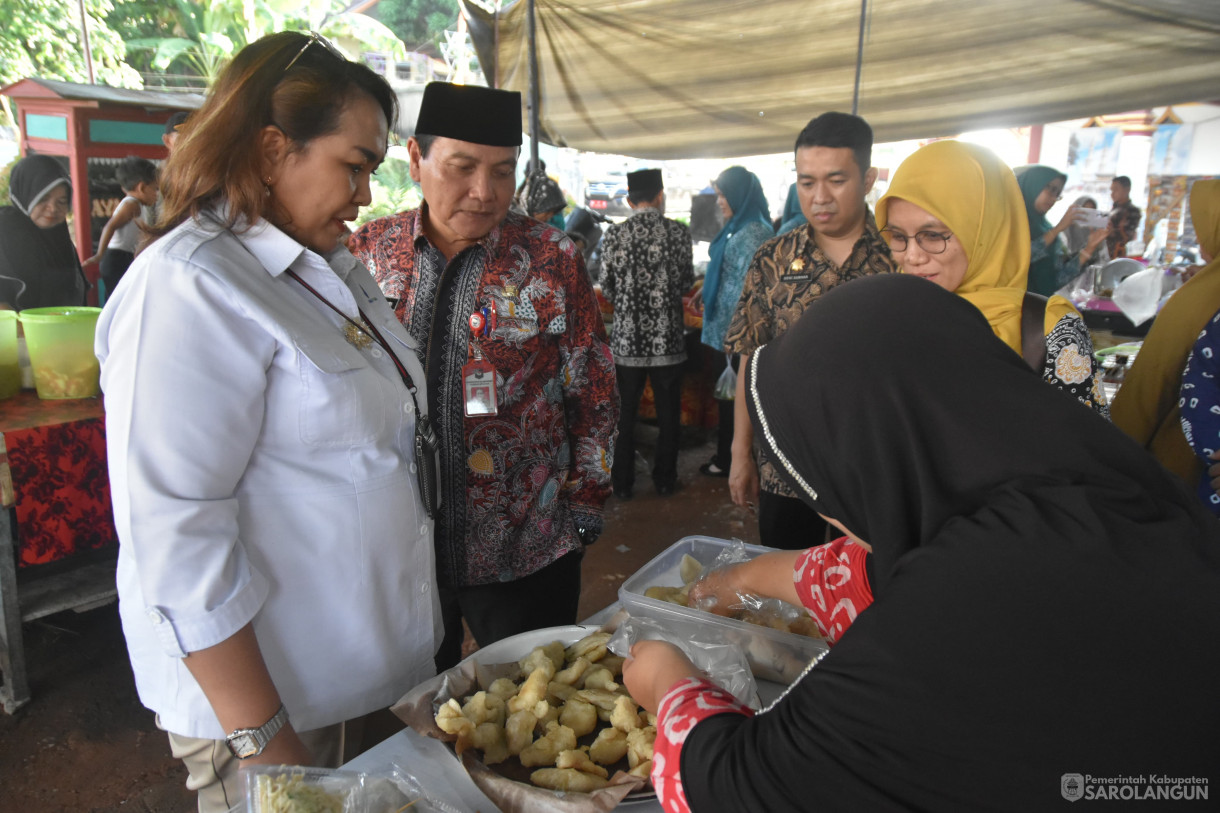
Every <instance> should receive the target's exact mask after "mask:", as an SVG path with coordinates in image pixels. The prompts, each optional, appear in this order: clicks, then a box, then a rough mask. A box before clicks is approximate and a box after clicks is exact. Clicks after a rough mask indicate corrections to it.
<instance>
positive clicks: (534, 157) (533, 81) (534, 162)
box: [529, 0, 542, 169]
mask: <svg viewBox="0 0 1220 813" xmlns="http://www.w3.org/2000/svg"><path fill="white" fill-rule="evenodd" d="M529 14H530V24H529V34H530V42H529V46H530V168H531V169H536V168H537V167H538V131H539V130H540V129H541V127H542V123H541V119H542V116H541V115H540V113H539V110H538V105H539V99H540V97H541V93H540V91H539V88H538V26H537V22H536V21H535V19H534V0H529Z"/></svg>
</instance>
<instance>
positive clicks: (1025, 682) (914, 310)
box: [624, 275, 1220, 813]
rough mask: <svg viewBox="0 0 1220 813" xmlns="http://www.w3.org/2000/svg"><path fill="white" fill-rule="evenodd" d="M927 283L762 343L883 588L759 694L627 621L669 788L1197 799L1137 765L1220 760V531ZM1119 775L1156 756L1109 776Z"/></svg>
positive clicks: (897, 287)
mask: <svg viewBox="0 0 1220 813" xmlns="http://www.w3.org/2000/svg"><path fill="white" fill-rule="evenodd" d="M921 283H922V280H917V279H913V278H909V277H905V276H900V275H892V276H888V275H887V276H884V277H877V278H871V279H864V280H859V281H856V282H853V283H851V284H850V285H844V286H841V287H839V288H837V289H835V290H834V291H832V292H831V293H830V294H828V295H826V296H825V297H823V298H822V299H821V300H820V301H819V302H818V303H817V304H815V305H814V306H813V307H811V308H810V309H809V310H808V311H807V312H806V313H805V315H804V316H803V317H802V318H801V320H800V321H799V322H798V323H797V324H796V325H795V326H794V327H793V328H792V329H791V330H789V331H788V332H787V333H786V334H785V335H784V336H783V337H781V338H780V339H778V340H776V341H775V342H772V343H771V344H769V345H767V346H765V347H763V348H762V349H761V350H760V351H759V352H758V353H756V354H755V356H754V357H753V358H752V359H751V364H750V366H749V368H748V373H747V378H746V381H745V384H746V393H747V399H748V404H749V410H750V417H751V419H752V420H753V421H754V425H755V428H756V432H757V434H758V437H759V438H760V439H761V441H762V442H764V443H766V444H767V447H768V449H769V451H771V452H772V453H774V454H775V455H776V457H777V458H778V460H779V461H780V463H781V467H782V469H783V470H784V471H785V474H786V476H787V478H788V480H789V482H790V484H791V485H792V486H793V487H794V488H795V489H796V490H797V492H798V493H800V494H801V495H802V496H803V497H804V499H805V500H806V501H807V502H808V503H809V504H810V505H812V506H813V507H814V508H816V509H817V511H818V512H819V513H821V514H823V515H824V516H826V517H827V518H828V519H830V520H831V521H835V522H837V523H838V524H840V525H841V526H842V527H843V528H844V529H845V530H846V531H847V532H848V533H849V534H851V535H852V536H853V537H855V538H856V539H858V540H861V541H862V543H864V544H867V545H871V549H872V554H871V555H870V557H869V559H870V560H871V563H870V567H869V573H868V578H869V581H870V583H871V586H872V589H873V592H874V594H875V601H874V603H873V604H872V605H871V606H870V607H868V608H867V609H866V610H864V611H863V612H861V613H860V614H859V616H858V617H857V618H856V619H855V621H854V623H853V624H852V625H851V626H850V627H848V628H847V630H846V631H845V632H844V633H843V635H842V637H841V638H840V639H839V641H838V643H837V644H836V646H835V647H834V648H833V649H832V650H831V651H830V652H829V653H828V654H827V655H826V656H825V657H823V658H822V659H821V660H820V661H819V662H817V663H816V665H814V666H812V667H811V668H810V669H809V670H808V671H807V672H806V673H805V674H804V675H803V676H802V677H801V678H800V679H799V680H798V681H797V682H796V683H795V684H794V685H793V687H792V688H791V689H790V690H789V691H788V693H787V694H786V695H785V696H784V697H783V698H781V699H780V700H779V701H778V702H776V703H775V704H774V705H772V706H771V707H770V708H768V709H766V710H764V711H763V712H761V713H760V714H758V715H757V716H755V717H752V718H751V717H750V716H749V715H748V713H746V712H744V711H743V710H742V709H741V708H740V707H737V706H736V704H734V703H733V702H732V700H731V698H728V697H727V696H726V695H724V693H723V692H718V691H717V690H715V689H714V688H712V687H711V686H710V684H707V683H704V682H703V681H701V680H700V679H699V676H698V673H697V672H695V670H694V668H693V667H692V666H691V665H690V663H689V661H686V660H685V658H684V657H683V656H682V655H681V654H680V653H679V652H677V650H676V649H675V648H673V647H671V646H670V645H668V644H664V643H660V642H644V643H641V644H637V645H636V647H635V648H634V649H633V652H632V655H633V658H632V659H630V660H628V661H627V663H626V665H625V672H624V679H625V681H626V683H627V686H628V688H629V689H630V690H631V693H632V695H633V696H634V697H635V698H636V699H637V700H638V701H639V702H641V704H642V705H644V706H645V707H647V708H650V709H657V708H658V707H659V720H658V723H657V728H658V738H657V745H656V752H655V756H656V758H655V759H654V763H653V782H654V785H655V786H656V787H657V791H658V794H659V795H660V796H661V798H662V802H663V804H665V807H666V810H667V811H668V810H677V811H680V810H684V809H689V810H692V811H695V812H696V813H703V812H704V811H711V810H767V811H770V812H771V813H778V811H798V810H801V811H807V810H867V811H870V813H871V812H872V811H885V810H911V809H917V810H984V809H986V810H1012V811H1029V810H1044V809H1048V808H1050V807H1051V806H1052V805H1055V804H1059V803H1060V801H1059V800H1060V799H1061V798H1073V799H1074V798H1108V794H1110V793H1121V794H1126V795H1123V796H1115V797H1114V798H1124V799H1127V798H1130V799H1132V800H1135V799H1168V798H1183V799H1192V798H1196V799H1197V798H1206V797H1205V796H1199V795H1198V794H1199V792H1200V791H1199V787H1200V786H1199V785H1198V784H1193V785H1187V784H1182V785H1180V786H1179V787H1178V789H1177V790H1176V791H1170V790H1169V789H1168V788H1166V789H1165V790H1162V789H1160V788H1161V786H1160V785H1154V784H1152V783H1148V782H1147V780H1146V777H1148V776H1149V775H1156V776H1158V777H1160V776H1163V775H1167V776H1169V777H1173V778H1187V779H1189V778H1191V777H1195V778H1197V781H1198V780H1201V781H1203V782H1210V785H1211V786H1212V787H1215V786H1216V784H1217V781H1220V745H1218V744H1217V737H1216V732H1217V730H1220V693H1218V692H1217V690H1216V685H1215V683H1216V676H1217V674H1220V650H1218V648H1217V646H1216V640H1217V639H1218V638H1220V529H1218V528H1217V526H1216V523H1215V520H1214V519H1213V518H1211V516H1210V515H1209V514H1208V513H1207V512H1206V511H1205V510H1204V509H1203V508H1202V507H1201V506H1199V505H1196V501H1195V500H1194V499H1192V495H1190V494H1188V493H1187V492H1186V491H1185V490H1184V489H1183V488H1182V486H1181V485H1180V484H1178V483H1175V482H1174V481H1173V480H1172V479H1171V477H1170V476H1169V475H1168V474H1167V473H1166V472H1165V471H1164V470H1163V469H1162V468H1161V467H1160V466H1158V465H1157V464H1156V463H1155V461H1153V459H1152V458H1151V457H1150V456H1149V455H1148V454H1147V453H1145V452H1144V451H1143V450H1142V449H1140V448H1139V447H1138V446H1137V445H1136V444H1135V443H1133V442H1130V441H1129V439H1128V438H1127V437H1126V436H1124V435H1123V434H1122V432H1120V431H1119V430H1117V429H1115V428H1114V427H1113V426H1112V425H1110V424H1109V423H1108V422H1106V421H1103V420H1099V419H1098V417H1097V416H1096V415H1095V414H1094V413H1092V412H1091V411H1090V410H1089V409H1088V408H1086V407H1083V406H1081V405H1080V404H1079V403H1076V402H1075V401H1074V400H1073V399H1071V398H1069V397H1066V396H1064V394H1063V393H1061V392H1058V391H1057V390H1054V389H1053V388H1050V387H1047V386H1045V385H1044V384H1042V382H1041V381H1040V380H1039V378H1038V376H1036V375H1034V374H1032V373H1031V372H1030V370H1029V369H1028V368H1027V367H1026V366H1025V365H1024V364H1023V363H1022V361H1021V359H1020V358H1019V357H1018V356H1017V355H1016V354H1014V353H1013V352H1012V351H1011V349H1009V348H1008V346H1007V345H1005V344H1004V343H1003V342H1001V341H1000V340H999V339H997V338H996V337H995V336H994V334H993V333H992V332H991V330H990V329H989V327H988V325H987V322H986V320H985V319H984V318H983V316H982V315H981V314H980V313H979V311H978V309H977V308H974V307H973V306H971V305H970V304H969V303H968V302H966V301H965V300H963V299H961V298H960V297H956V296H954V295H952V294H949V293H947V292H946V291H944V290H942V289H940V288H939V287H937V286H935V285H924V284H921ZM898 346H900V347H902V348H903V351H902V353H901V355H900V356H895V355H894V353H893V348H894V347H898ZM879 358H888V359H892V364H890V365H889V367H888V369H887V371H886V374H885V375H883V376H877V375H872V374H870V373H869V371H870V370H873V369H875V365H876V361H877V359H879ZM945 359H953V364H948V365H946V364H945V363H944V360H945ZM832 461H833V462H832ZM780 575H781V576H782V577H783V578H780V579H779V581H783V580H784V579H787V581H788V582H789V583H791V581H792V578H793V574H792V571H791V570H789V571H788V573H786V574H780ZM796 575H797V578H798V580H799V578H800V576H801V574H800V573H797V574H796ZM1121 777H1127V778H1131V777H1142V778H1145V780H1144V783H1143V784H1138V783H1132V782H1127V783H1124V784H1126V785H1127V786H1128V787H1129V789H1128V790H1120V788H1119V787H1118V784H1117V783H1116V784H1109V785H1107V784H1103V783H1101V782H1098V781H1097V780H1098V779H1099V778H1121ZM1162 793H1178V794H1180V795H1179V796H1158V795H1157V794H1162ZM1204 793H1206V791H1204ZM1191 794H1194V795H1191ZM687 804H689V807H688V808H687V807H685V805H687ZM1155 804H1156V802H1151V803H1149V806H1153V805H1155ZM1161 806H1162V807H1163V803H1162V805H1161ZM1139 807H1140V805H1138V804H1137V805H1136V808H1137V809H1138V808H1139ZM1124 809H1126V806H1124Z"/></svg>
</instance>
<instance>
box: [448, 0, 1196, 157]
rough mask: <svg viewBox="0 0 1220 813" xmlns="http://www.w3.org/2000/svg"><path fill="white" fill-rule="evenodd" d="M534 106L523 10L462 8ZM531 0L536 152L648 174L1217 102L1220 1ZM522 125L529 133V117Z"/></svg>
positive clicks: (491, 70)
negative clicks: (863, 137) (608, 160)
mask: <svg viewBox="0 0 1220 813" xmlns="http://www.w3.org/2000/svg"><path fill="white" fill-rule="evenodd" d="M462 2H463V6H464V7H465V11H466V13H467V15H468V17H469V19H470V31H471V34H472V36H473V38H474V41H475V47H476V49H477V50H478V53H479V60H480V62H481V64H482V66H483V71H484V73H485V74H486V75H487V77H488V79H489V82H490V81H491V78H492V77H493V76H494V77H495V80H496V82H495V83H496V84H497V85H498V86H499V87H503V88H507V89H510V90H519V91H521V93H522V96H523V99H524V100H528V98H529V58H528V53H529V42H528V8H527V5H528V4H527V2H526V1H525V0H519V2H516V3H514V4H513V5H511V6H508V7H506V8H504V9H502V10H501V11H500V12H499V17H498V20H497V19H496V15H495V14H493V13H491V12H489V11H486V10H484V9H483V8H480V7H479V6H478V5H476V4H475V2H473V0H462ZM861 6H862V2H861V0H536V14H537V18H536V20H537V51H538V61H539V76H540V92H541V99H542V103H541V105H540V111H541V126H540V132H541V140H542V141H544V142H547V143H551V144H555V145H557V146H565V147H574V148H577V149H581V150H589V151H594V152H609V153H619V154H623V155H632V156H637V157H640V158H651V159H667V158H692V157H730V156H738V155H754V154H763V153H775V152H784V151H787V150H789V149H791V148H792V143H793V141H794V139H795V137H796V134H797V133H798V132H799V131H800V129H801V128H802V127H803V126H804V125H805V123H806V122H807V121H808V120H809V119H810V118H812V117H813V116H815V115H817V114H818V113H821V112H824V111H827V110H843V111H850V110H851V109H852V98H853V91H854V89H855V81H856V63H857V55H858V54H859V55H860V56H861V58H862V59H861V64H862V72H861V79H860V88H859V108H858V112H859V114H860V115H861V116H863V117H864V118H866V119H867V120H868V121H869V123H870V124H872V126H873V129H874V132H875V136H876V139H877V140H878V141H898V140H902V139H908V138H930V137H935V136H948V135H955V134H957V133H960V132H963V131H965V130H974V129H984V128H990V127H1013V126H1020V125H1028V124H1035V123H1042V122H1051V121H1063V120H1066V119H1071V118H1083V117H1087V116H1092V115H1099V114H1105V113H1118V112H1123V111H1128V110H1136V109H1143V108H1148V107H1152V106H1159V105H1168V104H1178V103H1182V102H1188V101H1210V100H1213V99H1217V98H1220V0H867V3H866V7H867V13H866V14H865V15H864V35H863V49H862V50H861V49H860V48H859V47H858V46H859V45H860V42H861ZM523 118H524V120H525V121H526V122H527V125H528V121H529V117H528V113H527V112H525V111H523Z"/></svg>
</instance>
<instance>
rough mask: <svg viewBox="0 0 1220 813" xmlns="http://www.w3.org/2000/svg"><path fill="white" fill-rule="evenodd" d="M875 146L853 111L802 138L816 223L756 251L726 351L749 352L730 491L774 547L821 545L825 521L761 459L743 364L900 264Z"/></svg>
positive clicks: (808, 210) (806, 205)
mask: <svg viewBox="0 0 1220 813" xmlns="http://www.w3.org/2000/svg"><path fill="white" fill-rule="evenodd" d="M872 149H873V131H872V128H870V127H869V126H868V123H867V122H865V121H864V119H861V118H859V117H858V116H852V115H848V114H846V113H823V114H822V115H820V116H818V117H817V118H815V119H813V120H812V121H810V122H809V124H807V125H806V126H805V129H804V130H802V131H801V134H800V135H799V136H797V139H796V173H797V181H796V188H797V194H798V196H799V197H800V201H801V211H802V212H804V214H805V217H806V218H807V219H808V221H809V223H808V225H805V226H801V227H799V228H796V229H793V230H792V231H790V232H788V233H786V234H783V235H780V236H779V237H776V238H774V239H772V240H768V241H767V242H766V243H763V244H762V246H761V247H760V248H759V249H758V252H757V253H756V254H755V255H754V260H753V262H752V263H751V264H750V270H749V271H748V272H747V273H746V281H745V286H744V287H743V288H742V292H741V299H740V300H739V301H738V303H737V310H736V312H735V313H734V315H733V321H732V323H730V325H729V330H728V333H727V334H726V335H725V351H726V352H729V353H738V354H740V356H741V362H740V367H739V370H740V372H739V374H738V376H737V399H736V405H735V407H734V430H733V431H734V434H733V463H732V468H731V469H730V472H729V492H730V493H731V495H732V497H733V502H735V503H736V504H737V505H740V506H743V507H745V506H747V505H751V506H752V505H753V504H754V501H755V500H756V499H757V503H758V525H759V536H760V539H761V541H762V544H764V545H768V546H770V547H775V548H785V549H789V550H795V549H799V548H806V547H809V546H811V545H816V544H819V543H821V542H822V541H823V537H824V535H825V529H826V523H825V522H824V521H823V520H822V519H821V518H820V517H819V516H818V515H817V514H816V513H815V512H814V510H813V509H812V508H810V507H809V506H807V505H806V504H805V503H804V502H802V501H801V499H800V498H799V497H797V496H796V494H795V493H794V492H793V491H792V490H791V489H789V488H788V487H787V485H786V484H785V483H784V481H783V480H782V479H781V477H780V474H779V471H778V469H777V468H776V467H777V466H778V465H780V463H779V461H774V460H769V459H767V458H766V457H764V456H762V455H761V454H760V456H759V460H758V462H757V463H756V462H755V458H754V453H755V449H754V431H753V427H752V426H751V425H750V416H749V414H748V413H747V411H746V396H745V383H744V382H745V380H746V376H745V369H746V367H745V365H747V364H749V363H750V355H751V354H752V353H753V352H754V351H755V350H757V349H758V348H759V347H761V346H762V345H764V344H766V343H767V342H769V341H771V340H772V339H774V338H776V337H778V336H780V335H781V334H783V333H784V331H786V330H787V329H788V328H789V327H790V326H791V325H792V324H794V323H795V322H796V320H797V318H798V317H800V315H801V314H802V313H804V312H805V308H807V307H808V306H809V304H810V303H811V302H813V301H814V300H816V299H817V298H818V297H820V296H821V295H822V294H824V293H826V291H828V290H830V289H831V288H833V287H834V286H836V285H839V284H840V283H843V282H848V281H850V280H853V279H857V278H859V277H864V276H868V275H870V274H878V273H887V272H890V271H893V270H895V269H894V262H893V259H892V258H891V257H890V250H889V247H888V246H887V245H886V244H885V241H884V240H882V238H881V235H880V234H879V233H878V231H877V224H876V222H875V221H874V220H873V213H872V212H871V211H869V208H868V204H867V203H866V202H865V196H866V195H867V194H868V192H869V190H871V189H872V188H873V182H874V181H876V179H877V170H876V169H873V168H872V166H871V164H872ZM861 374H862V375H865V374H868V373H867V371H863V370H862V371H861ZM760 481H761V482H760Z"/></svg>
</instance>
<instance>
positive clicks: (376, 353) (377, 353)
mask: <svg viewBox="0 0 1220 813" xmlns="http://www.w3.org/2000/svg"><path fill="white" fill-rule="evenodd" d="M372 353H373V358H375V359H379V358H381V351H380V350H378V349H377V348H376V347H374V348H373V350H372Z"/></svg>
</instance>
